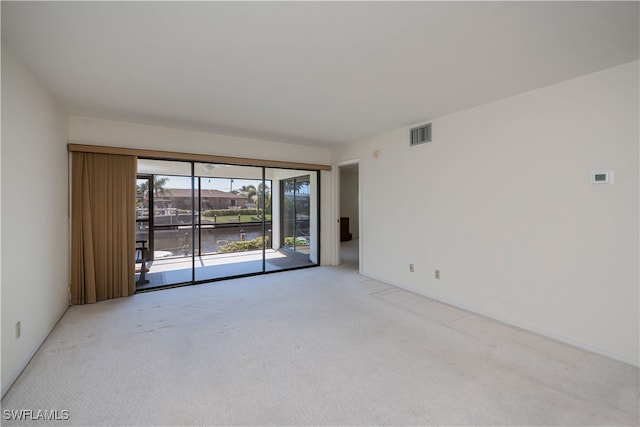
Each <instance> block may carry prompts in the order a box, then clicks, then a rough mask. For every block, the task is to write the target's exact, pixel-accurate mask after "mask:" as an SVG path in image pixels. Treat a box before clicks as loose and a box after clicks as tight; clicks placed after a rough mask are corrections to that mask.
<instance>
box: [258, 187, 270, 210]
mask: <svg viewBox="0 0 640 427" xmlns="http://www.w3.org/2000/svg"><path fill="white" fill-rule="evenodd" d="M263 194H264V212H265V213H268V212H271V192H270V188H269V187H267V186H265V185H264V184H263V183H260V184H259V185H258V190H257V192H256V195H257V201H256V210H257V211H258V217H260V210H261V209H262V195H263Z"/></svg>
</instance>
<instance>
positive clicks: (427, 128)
mask: <svg viewBox="0 0 640 427" xmlns="http://www.w3.org/2000/svg"><path fill="white" fill-rule="evenodd" d="M425 142H431V123H428V124H426V125H423V126H420V127H417V128H413V129H411V139H410V145H411V146H414V145H418V144H424V143H425Z"/></svg>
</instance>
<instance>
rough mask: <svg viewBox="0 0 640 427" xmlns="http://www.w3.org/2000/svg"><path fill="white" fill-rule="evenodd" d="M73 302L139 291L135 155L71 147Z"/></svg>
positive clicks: (107, 297)
mask: <svg viewBox="0 0 640 427" xmlns="http://www.w3.org/2000/svg"><path fill="white" fill-rule="evenodd" d="M71 185H72V187H71V197H72V202H71V222H72V223H71V303H72V304H86V303H94V302H96V301H101V300H105V299H111V298H119V297H124V296H129V295H132V294H133V293H134V291H135V277H134V276H135V197H136V195H135V193H136V190H135V187H136V157H135V156H121V155H112V154H96V153H81V152H75V153H73V163H72V184H71Z"/></svg>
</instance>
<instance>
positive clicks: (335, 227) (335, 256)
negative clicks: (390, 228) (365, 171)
mask: <svg viewBox="0 0 640 427" xmlns="http://www.w3.org/2000/svg"><path fill="white" fill-rule="evenodd" d="M353 165H357V166H358V256H359V261H358V274H362V260H363V259H364V258H363V255H364V254H363V252H362V242H363V237H364V236H363V235H362V216H363V215H362V168H361V165H360V158H355V159H351V160H345V161H343V162H340V163H338V164H336V165H334V166H332V167H331V172H332V175H333V177H334V179H333V219H334V220H333V221H331V223H332V226H331V227H332V230H331V233H332V235H333V250H332V260H331V261H332V262H331V264H332V265H340V264H341V263H342V260H341V257H340V196H341V192H342V186H341V182H340V173H341V171H342V168H343V167H346V166H353Z"/></svg>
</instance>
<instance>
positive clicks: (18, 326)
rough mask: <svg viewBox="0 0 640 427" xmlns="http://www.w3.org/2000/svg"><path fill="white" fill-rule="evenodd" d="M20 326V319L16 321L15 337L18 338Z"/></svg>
mask: <svg viewBox="0 0 640 427" xmlns="http://www.w3.org/2000/svg"><path fill="white" fill-rule="evenodd" d="M20 329H21V326H20V321H19V320H18V321H17V322H16V339H18V338H20V333H21V330H20Z"/></svg>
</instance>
